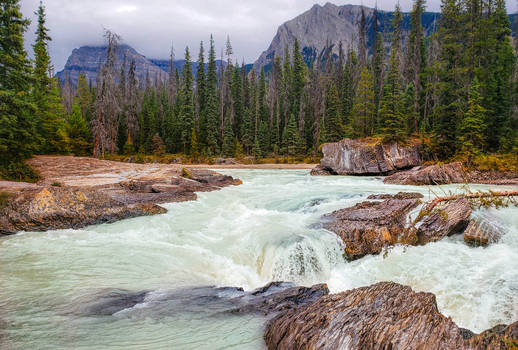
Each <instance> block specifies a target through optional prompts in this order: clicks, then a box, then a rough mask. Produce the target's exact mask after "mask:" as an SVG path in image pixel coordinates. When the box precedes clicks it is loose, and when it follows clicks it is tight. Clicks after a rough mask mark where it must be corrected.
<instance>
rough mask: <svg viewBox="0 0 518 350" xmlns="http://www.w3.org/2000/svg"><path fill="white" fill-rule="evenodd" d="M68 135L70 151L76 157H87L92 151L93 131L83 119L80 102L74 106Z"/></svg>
mask: <svg viewBox="0 0 518 350" xmlns="http://www.w3.org/2000/svg"><path fill="white" fill-rule="evenodd" d="M67 134H68V137H69V144H70V150H71V151H72V153H73V154H74V155H76V156H86V155H89V154H90V150H91V147H92V145H91V142H90V138H91V131H90V127H89V125H88V121H87V120H86V119H85V118H84V117H83V114H82V111H81V105H80V104H79V102H76V103H74V105H73V106H72V113H71V114H70V116H69V117H68V121H67Z"/></svg>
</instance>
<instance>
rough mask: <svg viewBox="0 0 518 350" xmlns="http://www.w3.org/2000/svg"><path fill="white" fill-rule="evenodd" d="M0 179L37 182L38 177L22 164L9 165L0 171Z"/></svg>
mask: <svg viewBox="0 0 518 350" xmlns="http://www.w3.org/2000/svg"><path fill="white" fill-rule="evenodd" d="M0 178H2V179H5V180H11V181H24V182H37V181H38V180H39V179H40V175H39V174H38V172H37V171H35V170H34V169H33V168H31V167H30V166H29V165H28V164H26V163H24V162H16V163H9V164H8V165H7V167H5V168H3V169H0Z"/></svg>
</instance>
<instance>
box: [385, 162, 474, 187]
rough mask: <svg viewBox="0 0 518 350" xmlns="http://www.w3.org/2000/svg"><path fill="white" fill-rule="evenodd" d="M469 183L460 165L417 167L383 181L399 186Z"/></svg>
mask: <svg viewBox="0 0 518 350" xmlns="http://www.w3.org/2000/svg"><path fill="white" fill-rule="evenodd" d="M468 181H469V176H468V174H467V173H466V172H465V171H464V168H463V167H462V163H460V162H455V163H450V164H437V165H429V166H419V167H415V168H412V169H410V170H406V171H401V172H398V173H395V174H392V175H390V176H388V177H386V178H385V180H383V182H385V183H387V184H399V185H444V184H452V183H464V182H468Z"/></svg>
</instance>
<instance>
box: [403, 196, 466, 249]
mask: <svg viewBox="0 0 518 350" xmlns="http://www.w3.org/2000/svg"><path fill="white" fill-rule="evenodd" d="M470 216H471V205H470V203H469V201H468V200H467V199H466V198H464V197H461V198H459V199H457V200H455V201H452V202H449V203H447V204H446V205H445V206H443V207H439V208H436V209H434V210H433V211H432V212H431V213H428V215H424V216H423V218H422V219H421V220H420V221H419V223H417V225H418V227H417V229H415V230H413V232H415V235H416V236H417V241H418V243H419V244H426V243H428V242H435V241H438V240H440V239H442V238H444V237H446V236H450V235H452V234H455V233H462V232H463V231H464V230H465V229H466V227H467V226H468V223H469V218H470Z"/></svg>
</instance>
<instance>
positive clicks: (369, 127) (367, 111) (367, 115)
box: [348, 67, 376, 137]
mask: <svg viewBox="0 0 518 350" xmlns="http://www.w3.org/2000/svg"><path fill="white" fill-rule="evenodd" d="M372 80H373V79H372V74H371V73H370V71H369V70H368V69H367V67H363V69H362V71H361V75H360V82H359V83H358V89H357V91H356V94H355V97H354V104H353V108H352V111H351V124H350V125H349V128H348V129H349V130H348V134H350V135H351V136H355V137H367V136H372V131H373V129H374V126H375V120H376V106H375V105H374V90H373V87H372Z"/></svg>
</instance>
